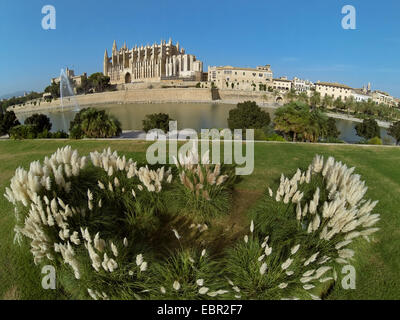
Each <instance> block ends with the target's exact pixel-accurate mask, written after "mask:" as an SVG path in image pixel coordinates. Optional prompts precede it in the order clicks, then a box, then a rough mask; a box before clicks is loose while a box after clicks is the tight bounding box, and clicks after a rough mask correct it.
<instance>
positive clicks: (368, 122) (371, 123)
mask: <svg viewBox="0 0 400 320" xmlns="http://www.w3.org/2000/svg"><path fill="white" fill-rule="evenodd" d="M356 132H357V135H358V136H360V137H363V138H365V139H366V140H369V139H372V138H374V137H378V138H380V137H381V129H380V128H379V126H378V123H377V122H376V120H375V119H372V118H371V119H364V121H363V122H362V123H358V124H357V125H356Z"/></svg>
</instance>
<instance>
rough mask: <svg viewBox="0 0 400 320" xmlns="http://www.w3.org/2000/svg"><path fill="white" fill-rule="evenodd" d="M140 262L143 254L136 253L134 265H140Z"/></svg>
mask: <svg viewBox="0 0 400 320" xmlns="http://www.w3.org/2000/svg"><path fill="white" fill-rule="evenodd" d="M142 263H143V255H142V254H138V255H137V256H136V265H137V266H141V265H142Z"/></svg>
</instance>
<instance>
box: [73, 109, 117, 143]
mask: <svg viewBox="0 0 400 320" xmlns="http://www.w3.org/2000/svg"><path fill="white" fill-rule="evenodd" d="M121 133H122V129H121V124H120V122H119V121H118V120H117V119H115V118H114V117H112V116H110V115H108V114H107V113H106V112H105V111H104V110H97V109H94V108H86V109H82V110H81V111H79V112H78V113H77V114H76V116H75V119H74V120H73V121H71V124H70V137H71V138H72V139H82V138H112V137H115V136H119V135H120V134H121Z"/></svg>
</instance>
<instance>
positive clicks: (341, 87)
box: [315, 82, 353, 101]
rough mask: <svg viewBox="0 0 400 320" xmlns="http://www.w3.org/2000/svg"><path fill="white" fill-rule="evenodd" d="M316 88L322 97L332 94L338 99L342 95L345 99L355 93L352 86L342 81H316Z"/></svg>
mask: <svg viewBox="0 0 400 320" xmlns="http://www.w3.org/2000/svg"><path fill="white" fill-rule="evenodd" d="M315 90H316V91H317V92H319V93H320V94H321V98H324V97H325V96H331V97H333V99H335V100H336V99H337V98H339V97H340V98H341V99H342V101H345V100H346V99H347V98H349V97H351V96H352V94H353V90H352V88H350V87H349V86H346V85H345V84H340V83H330V82H317V83H315Z"/></svg>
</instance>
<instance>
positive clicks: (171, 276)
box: [5, 147, 379, 300]
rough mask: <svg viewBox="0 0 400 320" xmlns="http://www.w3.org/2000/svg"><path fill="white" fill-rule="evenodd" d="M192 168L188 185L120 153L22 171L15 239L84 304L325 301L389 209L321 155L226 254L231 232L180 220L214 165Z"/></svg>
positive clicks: (61, 156) (273, 197) (70, 156)
mask: <svg viewBox="0 0 400 320" xmlns="http://www.w3.org/2000/svg"><path fill="white" fill-rule="evenodd" d="M192 151H193V150H192ZM190 159H192V157H187V158H184V157H183V156H182V157H181V158H180V160H182V161H180V162H179V163H178V172H179V173H180V176H181V177H182V173H185V176H187V175H189V174H191V178H189V180H186V179H185V178H184V179H183V184H182V183H181V181H180V180H181V179H174V178H173V177H174V175H175V174H174V173H173V172H172V170H171V169H170V170H168V171H167V170H166V169H165V168H164V167H154V168H152V169H150V168H149V167H148V166H147V165H146V166H144V165H142V166H141V165H138V164H137V163H136V162H135V161H134V160H132V159H126V158H125V157H120V156H118V154H117V153H116V152H111V150H110V149H108V150H104V151H103V152H102V153H98V152H93V153H91V154H90V159H89V160H88V159H86V157H81V156H80V155H79V154H78V152H77V151H76V150H75V151H74V150H72V149H71V147H65V148H63V149H59V150H57V152H56V153H55V154H53V155H52V156H51V157H49V158H48V157H46V158H45V160H44V162H43V163H40V162H39V161H35V162H32V163H31V165H30V167H29V171H26V170H24V169H22V168H18V169H17V170H16V172H15V176H14V177H13V178H12V179H11V184H10V187H9V188H6V193H5V196H6V198H7V199H8V201H10V202H11V203H12V204H13V205H14V206H15V211H14V213H15V221H16V227H15V229H14V230H15V232H16V237H15V239H16V241H18V242H19V243H20V244H22V243H24V246H22V247H21V250H26V248H27V247H26V245H25V244H28V245H30V249H31V253H32V254H33V259H34V262H35V264H37V265H38V266H39V268H40V267H41V266H43V265H47V264H51V265H53V266H54V267H55V268H56V272H57V281H58V284H59V285H61V287H62V289H63V290H65V291H66V292H68V293H69V294H70V295H71V298H73V299H88V298H89V297H91V298H93V299H96V300H98V299H100V300H103V299H282V298H304V299H310V298H312V299H318V298H319V297H318V296H317V295H318V293H317V292H315V291H314V290H315V289H317V288H318V287H317V286H318V285H320V283H325V282H329V281H335V279H334V274H335V272H334V268H335V267H336V264H347V263H348V260H349V259H351V258H352V256H353V255H354V252H353V251H352V250H351V249H349V246H350V245H351V242H352V241H354V240H355V239H356V238H358V237H365V238H368V237H369V236H371V234H373V233H374V232H375V231H377V228H374V227H373V226H374V225H375V223H376V222H377V221H378V220H379V215H378V214H372V210H373V209H374V207H375V205H376V203H377V202H376V201H375V202H371V201H370V200H368V201H366V200H364V195H365V193H366V189H367V188H366V187H365V185H364V182H363V181H361V180H360V176H359V175H356V174H353V170H354V169H348V168H347V167H346V166H345V165H343V164H342V163H340V162H336V161H335V160H334V159H333V158H329V159H328V160H327V161H326V162H324V161H323V158H321V157H318V156H317V157H316V158H315V159H314V161H313V163H312V164H311V165H310V166H309V168H308V169H307V171H305V172H303V171H301V170H300V169H299V170H298V171H297V172H296V174H295V175H294V176H293V177H292V178H291V179H288V178H286V177H285V176H283V175H282V177H281V182H280V185H279V187H278V189H277V191H276V192H275V193H274V192H273V191H272V190H271V189H268V191H267V193H266V195H265V196H264V197H263V199H262V202H261V203H260V205H259V206H258V207H257V208H256V209H255V210H254V212H252V214H251V216H252V219H253V220H252V221H251V222H250V223H249V224H250V228H249V229H250V232H247V235H246V236H245V237H244V241H243V240H242V239H239V240H237V238H236V237H235V238H234V239H232V240H231V241H228V242H227V243H226V244H225V245H222V246H221V244H222V242H221V239H223V238H224V237H225V235H226V233H225V232H226V231H225V229H226V226H223V227H221V228H218V226H215V225H214V226H212V225H211V224H210V229H212V230H207V229H208V226H207V225H200V224H197V225H196V224H192V225H190V226H189V227H188V223H190V220H185V219H184V216H182V215H181V212H182V211H181V208H176V211H175V212H170V210H171V204H172V202H171V195H173V194H175V192H176V188H177V185H181V184H182V185H183V186H184V187H185V188H186V189H188V190H191V191H194V190H200V188H199V189H196V188H192V187H191V186H190V183H192V186H193V187H194V185H193V182H195V181H196V180H197V181H199V180H200V179H201V175H202V174H203V171H201V170H202V169H207V167H206V166H196V165H191V164H190V161H189V160H190ZM186 160H188V161H186ZM194 168H197V169H196V170H199V171H198V175H197V174H196V173H195V172H194V171H192V173H190V172H189V171H190V170H193V169H194ZM199 168H200V169H199ZM214 170H215V168H214ZM221 170H222V169H221ZM217 171H218V170H217ZM185 176H184V177H185ZM205 177H206V176H205V175H203V178H205ZM207 178H210V179H207V183H208V184H209V185H208V186H206V187H204V188H205V190H209V189H208V188H213V186H215V184H214V183H213V181H214V180H215V179H216V180H217V181H218V180H219V181H220V182H221V181H224V182H221V184H219V186H226V185H227V184H228V181H229V175H228V178H226V177H225V176H224V175H222V174H220V175H217V174H215V173H214V172H213V173H211V174H210V175H208V176H207ZM187 181H189V183H188V182H187ZM197 185H198V184H197ZM201 190H203V189H201ZM200 195H201V196H202V197H203V198H208V197H209V198H210V200H208V201H210V202H212V201H216V199H215V198H212V197H211V194H210V192H209V195H208V196H207V195H203V194H202V192H199V196H200ZM192 199H193V198H192V197H189V198H188V201H189V202H190V201H192ZM242 229H243V230H244V229H247V230H249V229H248V226H247V224H244V225H243V226H242ZM213 230H214V231H213ZM243 230H241V231H243ZM212 232H214V237H213V233H212ZM314 288H315V289H314Z"/></svg>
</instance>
